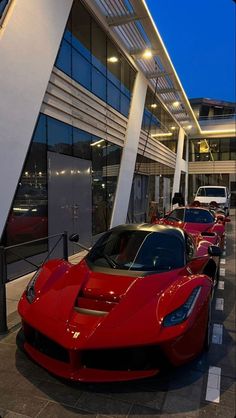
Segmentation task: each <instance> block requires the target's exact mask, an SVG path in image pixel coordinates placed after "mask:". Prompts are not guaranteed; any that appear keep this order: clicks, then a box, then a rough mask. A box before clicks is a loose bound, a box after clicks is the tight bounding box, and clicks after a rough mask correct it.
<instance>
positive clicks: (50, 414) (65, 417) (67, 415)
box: [37, 402, 95, 418]
mask: <svg viewBox="0 0 236 418" xmlns="http://www.w3.org/2000/svg"><path fill="white" fill-rule="evenodd" d="M83 417H86V418H90V417H91V418H92V417H93V418H94V417H95V416H94V415H93V414H90V413H89V412H86V411H82V410H79V409H75V408H71V407H66V406H64V405H60V404H58V403H54V402H49V403H48V404H47V405H46V406H45V408H44V409H43V410H42V411H41V412H40V413H39V414H38V415H37V418H83Z"/></svg>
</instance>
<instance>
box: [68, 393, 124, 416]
mask: <svg viewBox="0 0 236 418" xmlns="http://www.w3.org/2000/svg"><path fill="white" fill-rule="evenodd" d="M131 406H132V404H130V403H128V402H123V401H120V400H117V399H112V398H109V397H106V396H102V395H96V394H93V393H82V395H81V397H80V398H79V400H78V402H77V403H76V407H77V408H79V409H81V410H85V411H88V412H92V413H97V414H104V415H113V416H119V415H120V414H123V415H125V414H128V413H129V410H130V408H131Z"/></svg>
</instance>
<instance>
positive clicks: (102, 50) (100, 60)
mask: <svg viewBox="0 0 236 418" xmlns="http://www.w3.org/2000/svg"><path fill="white" fill-rule="evenodd" d="M92 64H93V65H94V66H95V67H96V68H98V69H99V71H100V72H102V73H103V74H104V75H106V65H107V52H106V34H105V32H104V31H103V30H102V29H101V28H100V27H99V26H98V24H97V23H96V22H95V21H94V20H92Z"/></svg>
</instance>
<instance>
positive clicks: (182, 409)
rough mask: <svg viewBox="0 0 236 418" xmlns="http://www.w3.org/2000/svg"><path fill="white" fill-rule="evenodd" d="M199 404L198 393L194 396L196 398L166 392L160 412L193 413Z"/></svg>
mask: <svg viewBox="0 0 236 418" xmlns="http://www.w3.org/2000/svg"><path fill="white" fill-rule="evenodd" d="M199 404H200V395H199V396H196V399H188V398H184V397H182V396H177V395H175V394H172V393H171V392H168V394H167V395H166V399H165V403H164V406H163V409H162V413H163V412H164V413H172V414H173V413H174V414H176V413H179V414H184V413H185V414H186V413H190V412H191V413H192V412H194V413H195V412H196V411H197V410H198V408H199Z"/></svg>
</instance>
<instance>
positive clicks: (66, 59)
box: [55, 40, 71, 77]
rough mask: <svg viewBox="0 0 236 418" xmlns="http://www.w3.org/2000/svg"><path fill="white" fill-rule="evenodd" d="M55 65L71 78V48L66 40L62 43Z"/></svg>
mask: <svg viewBox="0 0 236 418" xmlns="http://www.w3.org/2000/svg"><path fill="white" fill-rule="evenodd" d="M55 65H56V67H57V68H59V69H60V70H61V71H63V72H64V73H66V74H67V75H69V76H70V77H71V46H70V44H69V43H68V42H67V41H65V40H63V41H62V43H61V46H60V49H59V53H58V56H57V59H56V63H55Z"/></svg>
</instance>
